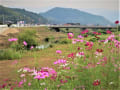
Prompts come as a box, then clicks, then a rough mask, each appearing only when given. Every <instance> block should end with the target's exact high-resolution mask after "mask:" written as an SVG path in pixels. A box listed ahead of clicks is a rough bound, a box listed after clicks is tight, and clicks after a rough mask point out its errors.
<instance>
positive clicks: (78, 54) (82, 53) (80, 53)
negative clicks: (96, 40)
mask: <svg viewBox="0 0 120 90" xmlns="http://www.w3.org/2000/svg"><path fill="white" fill-rule="evenodd" d="M76 56H78V57H83V56H84V52H78V53H77V54H76Z"/></svg>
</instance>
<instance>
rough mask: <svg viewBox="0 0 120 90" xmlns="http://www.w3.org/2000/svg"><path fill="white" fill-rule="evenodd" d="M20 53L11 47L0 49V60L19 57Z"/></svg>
mask: <svg viewBox="0 0 120 90" xmlns="http://www.w3.org/2000/svg"><path fill="white" fill-rule="evenodd" d="M21 57H22V54H21V53H20V52H17V51H15V50H13V49H5V50H0V60H5V59H7V60H12V59H20V58H21Z"/></svg>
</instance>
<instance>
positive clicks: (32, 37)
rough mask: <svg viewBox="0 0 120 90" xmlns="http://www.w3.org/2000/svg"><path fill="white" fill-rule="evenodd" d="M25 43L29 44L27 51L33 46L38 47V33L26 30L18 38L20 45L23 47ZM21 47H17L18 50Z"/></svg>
mask: <svg viewBox="0 0 120 90" xmlns="http://www.w3.org/2000/svg"><path fill="white" fill-rule="evenodd" d="M23 41H26V42H27V46H26V47H25V49H30V47H31V46H37V39H36V31H35V30H25V31H23V32H22V33H20V34H19V36H18V45H20V46H21V45H23ZM20 46H17V47H18V48H19V47H20Z"/></svg>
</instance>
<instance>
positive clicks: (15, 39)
mask: <svg viewBox="0 0 120 90" xmlns="http://www.w3.org/2000/svg"><path fill="white" fill-rule="evenodd" d="M17 40H18V39H17V38H11V39H8V41H10V42H13V41H17Z"/></svg>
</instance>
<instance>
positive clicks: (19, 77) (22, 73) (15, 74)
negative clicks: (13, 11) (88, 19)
mask: <svg viewBox="0 0 120 90" xmlns="http://www.w3.org/2000/svg"><path fill="white" fill-rule="evenodd" d="M18 29H19V34H18V35H20V36H18V37H17V36H14V37H9V38H12V39H13V38H17V39H18V40H17V41H12V42H11V41H10V42H9V41H8V42H9V44H8V46H7V47H8V49H11V50H13V51H11V52H10V53H13V54H14V55H15V52H16V53H18V52H19V53H20V55H21V57H20V58H19V59H17V57H16V59H12V60H4V59H3V60H2V61H0V65H6V67H4V66H0V68H2V71H0V73H2V74H0V79H1V84H0V89H3V90H4V89H8V90H9V89H11V90H13V89H14V90H18V89H21V90H35V89H36V90H119V89H120V83H119V82H120V81H119V79H120V56H119V55H120V32H119V33H118V32H117V33H116V32H110V31H109V32H107V33H106V31H104V33H101V32H99V33H100V35H98V33H97V34H93V32H94V31H91V30H88V31H84V32H83V33H84V34H81V32H80V31H79V30H76V31H74V30H72V29H71V30H70V31H69V32H73V33H65V32H54V31H50V30H48V29H47V28H46V27H41V28H39V27H37V28H36V27H33V28H18ZM28 30H29V31H30V32H29V31H28ZM25 31H27V33H30V35H31V36H29V35H28V34H27V33H26V32H25ZM31 31H32V32H31ZM34 31H36V32H34ZM96 32H97V31H96ZM34 34H35V38H34V37H33V36H34ZM80 34H81V36H78V35H80ZM32 35H33V36H32ZM86 35H88V36H87V37H86ZM21 37H24V38H25V39H24V38H21ZM28 37H30V39H29V38H28ZM9 38H8V39H9ZM31 38H33V39H35V41H37V44H36V43H35V44H36V45H35V46H34V47H33V48H30V47H28V45H30V46H31V45H32V44H31V43H32V42H29V41H32V40H33V39H31ZM19 39H22V43H21V42H20V41H19ZM27 40H28V41H27ZM24 41H26V43H27V45H26V44H25V43H23V42H24ZM33 41H34V40H33ZM42 44H44V45H47V44H49V46H48V47H47V48H43V49H36V48H35V47H36V46H40V45H42ZM11 45H12V46H11ZM13 46H14V48H13ZM16 46H17V47H16ZM18 46H19V48H18ZM16 48H17V49H16ZM8 54H9V53H8ZM5 55H6V54H5ZM14 55H13V57H14ZM16 55H17V54H16ZM17 56H18V55H17ZM8 74H9V76H8Z"/></svg>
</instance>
